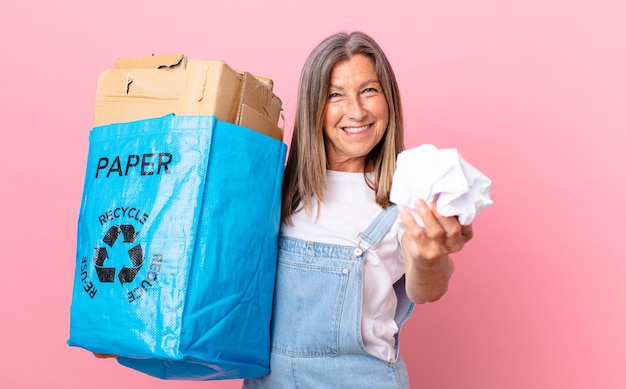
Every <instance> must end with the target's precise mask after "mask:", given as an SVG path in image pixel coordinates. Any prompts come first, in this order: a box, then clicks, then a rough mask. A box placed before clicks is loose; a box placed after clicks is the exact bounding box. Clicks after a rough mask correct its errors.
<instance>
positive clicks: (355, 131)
mask: <svg viewBox="0 0 626 389" xmlns="http://www.w3.org/2000/svg"><path fill="white" fill-rule="evenodd" d="M368 128H369V126H361V127H344V128H343V130H344V131H345V132H347V133H349V134H358V133H359V132H363V131H365V130H367V129H368Z"/></svg>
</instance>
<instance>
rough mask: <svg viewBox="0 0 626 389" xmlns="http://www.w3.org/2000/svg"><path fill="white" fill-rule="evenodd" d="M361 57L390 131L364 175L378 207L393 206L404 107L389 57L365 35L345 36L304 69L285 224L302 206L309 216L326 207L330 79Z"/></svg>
mask: <svg viewBox="0 0 626 389" xmlns="http://www.w3.org/2000/svg"><path fill="white" fill-rule="evenodd" d="M357 54H363V55H366V56H367V57H369V58H371V60H372V61H373V63H374V67H375V69H376V74H377V76H378V81H379V82H380V84H381V86H382V89H383V93H384V95H385V98H386V100H387V105H388V108H389V124H388V126H387V130H386V131H385V134H384V136H383V138H382V139H381V141H380V142H379V143H378V145H376V146H375V147H374V149H372V151H371V152H370V153H369V154H368V155H367V157H366V159H365V170H364V171H363V174H364V177H365V180H366V182H367V184H368V185H369V186H370V187H371V188H372V189H373V190H374V192H375V194H376V203H377V204H379V205H380V206H381V207H386V206H388V205H390V204H391V202H390V200H389V192H390V190H391V181H392V178H393V173H394V171H395V167H396V157H397V155H398V153H400V152H401V151H402V150H403V149H404V129H403V124H402V107H401V104H400V92H399V90H398V85H397V82H396V77H395V75H394V73H393V69H392V68H391V65H390V64H389V61H388V60H387V57H386V56H385V53H384V52H383V51H382V49H381V48H380V46H379V45H378V44H377V43H376V42H375V41H374V40H373V39H372V38H370V37H369V36H368V35H366V34H364V33H362V32H353V33H350V34H349V33H345V32H341V33H337V34H334V35H331V36H329V37H328V38H326V39H324V40H323V41H322V42H321V43H320V44H319V45H318V46H317V47H316V48H315V49H313V51H312V52H311V54H309V57H308V58H307V60H306V62H305V63H304V67H303V69H302V74H301V76H300V86H299V90H298V105H297V107H296V116H295V122H294V131H293V137H292V140H291V146H290V149H289V156H288V158H287V164H286V166H285V175H284V179H283V192H282V196H283V203H282V217H281V220H282V222H286V223H291V215H293V213H294V212H296V210H297V209H298V206H299V205H300V204H302V206H303V207H304V208H305V210H307V211H309V212H310V211H311V208H312V205H313V203H314V200H316V201H318V202H319V203H321V202H323V201H324V192H325V190H326V167H327V160H326V148H325V143H324V132H323V123H324V112H325V108H326V103H327V101H328V95H329V93H328V91H329V84H330V74H331V72H332V70H333V67H334V66H335V65H336V64H337V63H339V62H343V61H347V60H349V59H350V58H352V57H353V56H354V55H357ZM368 172H373V177H372V178H371V179H370V178H369V177H368V175H367V174H366V173H368Z"/></svg>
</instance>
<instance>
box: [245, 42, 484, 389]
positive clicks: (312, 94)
mask: <svg viewBox="0 0 626 389" xmlns="http://www.w3.org/2000/svg"><path fill="white" fill-rule="evenodd" d="M402 150H403V126H402V112H401V106H400V98H399V92H398V87H397V84H396V80H395V76H394V73H393V70H392V69H391V66H390V64H389V62H388V60H387V58H386V56H385V54H384V53H383V51H382V50H381V48H380V47H379V46H378V44H377V43H376V42H375V41H374V40H372V39H371V38H370V37H368V36H367V35H365V34H363V33H359V32H356V33H352V34H346V33H339V34H335V35H332V36H330V37H328V38H327V39H325V40H324V41H322V42H321V43H320V44H319V45H318V46H317V47H316V48H315V49H314V50H313V51H312V53H311V54H310V56H309V57H308V59H307V60H306V63H305V65H304V68H303V71H302V76H301V79H300V89H299V101H298V107H297V112H296V118H295V126H294V134H293V139H292V143H291V147H290V151H289V157H288V160H287V165H286V169H285V176H284V182H283V209H282V227H281V237H280V241H279V258H278V261H279V264H278V271H277V276H276V291H275V299H274V307H273V317H272V350H271V359H270V369H271V371H270V373H269V374H268V375H266V376H265V377H262V378H259V379H250V380H246V381H245V382H244V388H272V389H277V388H377V389H379V388H408V386H409V383H408V373H407V370H406V366H405V364H404V362H403V360H402V358H401V356H400V354H399V349H398V334H399V331H400V328H401V327H402V324H403V323H404V322H405V321H406V319H407V318H408V317H409V315H410V313H411V311H412V309H413V304H416V303H417V304H419V303H424V302H430V301H436V300H437V299H439V298H440V297H441V296H442V295H443V294H444V293H445V292H446V290H447V287H448V281H449V279H450V277H451V275H452V272H453V268H454V266H453V263H452V261H451V259H450V257H449V256H448V254H450V253H453V252H456V251H459V250H460V249H461V248H462V247H463V245H464V244H465V243H466V242H467V241H468V240H469V239H471V237H472V228H471V226H461V225H460V224H459V222H458V220H457V219H456V217H442V216H441V215H439V214H438V213H437V212H436V210H435V209H436V207H435V205H436V204H434V203H433V204H430V207H428V206H427V205H426V204H425V203H424V202H423V201H418V202H417V203H416V204H415V209H416V211H417V213H418V215H419V216H420V218H421V219H422V220H423V222H424V225H425V228H424V229H422V228H421V227H420V226H419V225H418V224H417V223H416V221H415V219H414V218H413V216H412V214H411V213H410V212H409V211H408V210H406V209H400V210H398V209H397V207H396V206H395V205H393V204H391V202H390V200H389V193H390V189H391V181H392V178H393V173H394V169H395V161H396V156H397V155H398V154H399V153H400V152H401V151H402ZM398 213H399V216H400V220H401V221H402V223H399V221H398Z"/></svg>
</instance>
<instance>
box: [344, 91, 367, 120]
mask: <svg viewBox="0 0 626 389" xmlns="http://www.w3.org/2000/svg"><path fill="white" fill-rule="evenodd" d="M346 114H347V116H349V117H350V119H354V120H361V119H363V118H364V117H365V116H366V114H367V111H366V110H365V107H364V106H363V102H362V101H361V99H359V97H358V96H351V97H349V98H348V99H347V102H346Z"/></svg>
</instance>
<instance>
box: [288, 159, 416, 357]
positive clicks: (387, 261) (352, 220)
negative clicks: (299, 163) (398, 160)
mask: <svg viewBox="0 0 626 389" xmlns="http://www.w3.org/2000/svg"><path fill="white" fill-rule="evenodd" d="M326 178H327V185H328V190H327V192H326V193H325V195H324V196H325V197H324V203H323V204H321V207H320V212H319V219H318V220H317V221H316V217H317V212H316V208H315V207H314V208H313V210H312V212H311V214H310V215H307V214H306V212H305V211H304V210H300V211H299V212H296V213H295V214H294V215H293V216H292V221H293V226H290V225H286V224H285V225H283V226H282V227H281V233H282V234H283V235H285V236H289V237H293V238H297V239H303V240H309V241H315V242H321V243H330V244H339V245H351V246H356V245H358V243H359V238H358V235H359V233H360V232H363V231H364V230H365V229H366V228H367V227H368V226H369V225H370V223H371V222H372V221H373V220H374V219H375V218H376V216H377V215H378V214H379V213H380V212H381V211H382V209H381V207H380V206H379V205H378V204H376V201H375V196H374V191H373V190H372V189H371V188H369V187H368V186H367V183H366V182H365V179H364V177H363V173H347V172H337V171H330V170H328V171H327V172H326ZM400 233H401V231H400V222H399V221H396V223H394V225H393V226H392V228H391V230H390V231H389V233H387V235H385V237H384V238H383V241H382V242H381V244H380V246H379V247H378V248H377V249H375V250H374V249H370V250H368V251H367V255H366V259H365V267H364V273H363V307H362V319H361V332H362V336H363V344H364V345H365V349H366V350H367V352H369V353H370V354H372V355H374V356H377V357H379V358H381V359H384V360H387V361H390V362H391V361H394V360H395V350H394V345H395V338H394V335H395V334H396V333H397V332H398V326H397V324H396V322H395V321H394V315H395V312H396V306H397V303H398V300H397V297H396V294H395V292H394V290H393V284H394V283H395V282H396V281H398V280H399V279H400V278H401V277H402V275H403V274H404V258H403V256H402V250H401V247H400V242H399V234H400Z"/></svg>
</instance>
